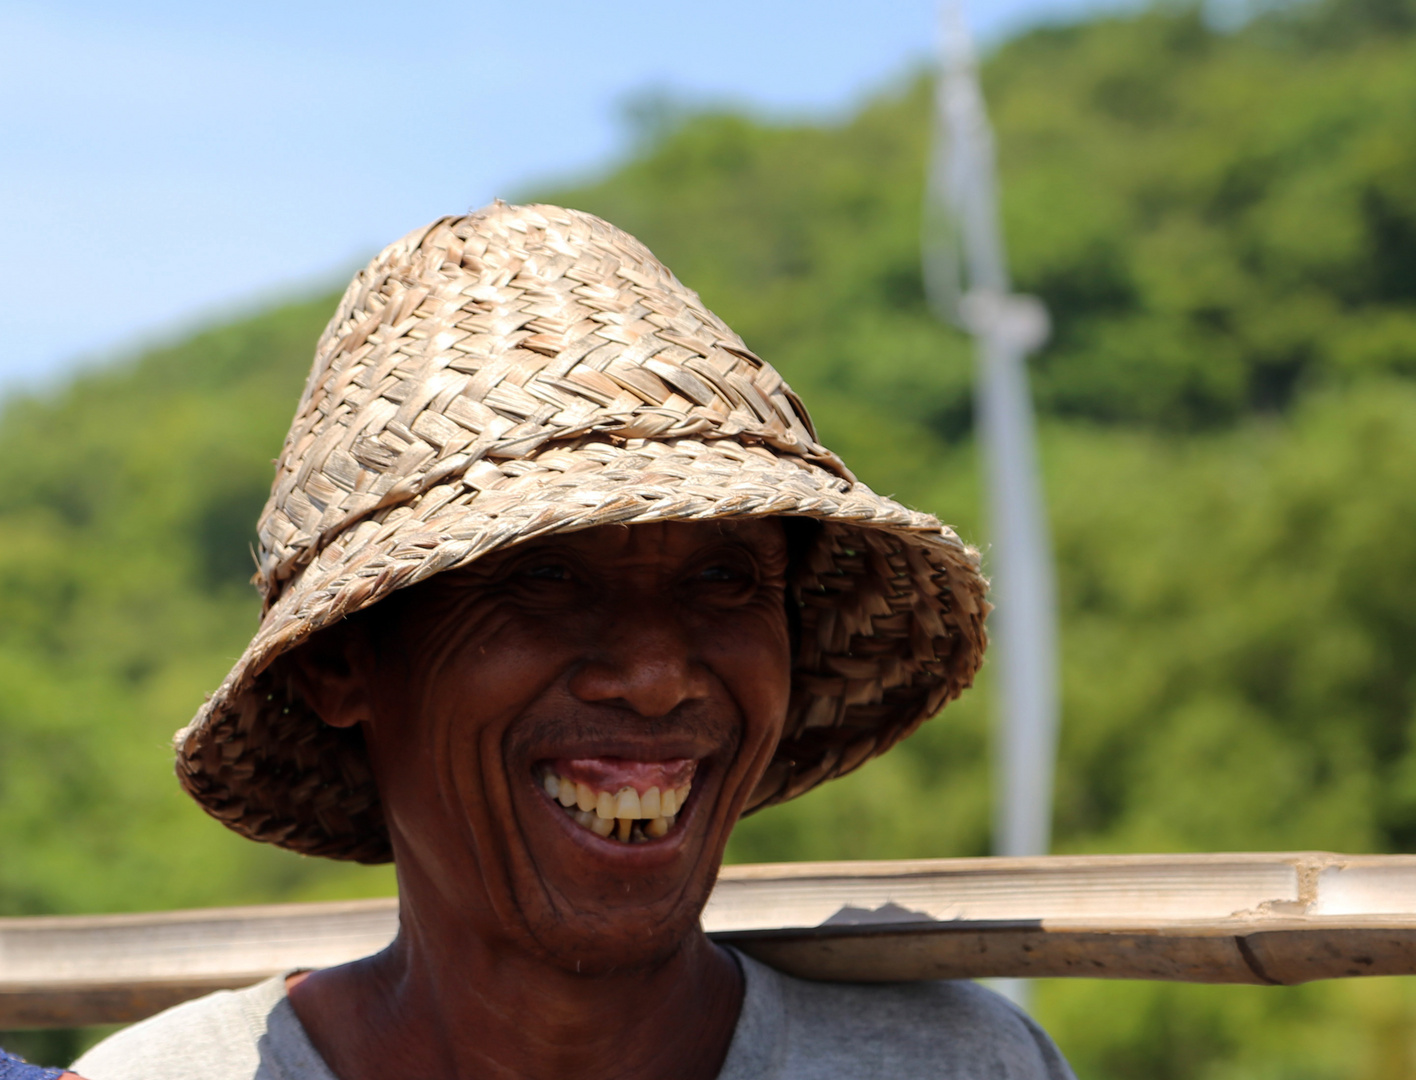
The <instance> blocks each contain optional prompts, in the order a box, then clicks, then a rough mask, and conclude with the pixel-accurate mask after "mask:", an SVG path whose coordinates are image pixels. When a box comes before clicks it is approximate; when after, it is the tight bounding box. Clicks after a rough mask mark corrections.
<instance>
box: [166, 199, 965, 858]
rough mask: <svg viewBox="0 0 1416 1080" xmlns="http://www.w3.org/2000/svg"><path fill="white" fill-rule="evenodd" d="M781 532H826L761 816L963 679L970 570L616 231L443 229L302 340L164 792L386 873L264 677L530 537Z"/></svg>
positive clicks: (341, 770) (344, 783)
mask: <svg viewBox="0 0 1416 1080" xmlns="http://www.w3.org/2000/svg"><path fill="white" fill-rule="evenodd" d="M779 514H788V515H797V516H805V517H811V518H815V519H818V520H820V521H821V522H823V527H822V529H821V532H820V538H819V540H818V542H817V544H816V545H815V547H814V549H813V550H812V551H811V552H810V553H809V556H808V558H807V560H806V566H805V568H804V569H803V571H802V572H801V573H799V574H798V577H797V580H796V581H794V582H793V583H792V588H793V593H794V596H795V599H796V600H797V602H798V603H799V604H800V610H801V625H802V640H801V649H800V653H799V655H798V657H797V658H796V663H795V665H794V680H793V693H792V699H791V707H790V711H789V716H788V718H787V725H786V729H785V731H786V734H785V735H784V737H783V740H782V742H781V744H780V745H779V747H778V752H777V755H776V757H775V758H774V760H773V762H772V763H771V765H770V766H769V769H768V771H767V774H766V775H765V776H764V778H763V781H762V783H761V784H760V785H759V787H758V789H757V791H756V792H755V793H754V795H753V798H752V807H753V808H756V807H760V806H765V805H770V804H771V803H774V802H780V801H782V800H784V799H788V798H792V797H794V796H796V795H798V794H801V793H802V792H804V791H806V790H808V789H810V788H811V787H814V786H815V785H816V784H818V783H821V782H823V781H824V780H827V779H830V778H832V777H835V776H839V775H842V774H843V773H846V772H849V771H850V770H851V769H854V768H856V767H857V766H859V765H860V764H862V763H863V762H864V761H866V760H868V759H869V758H870V757H872V756H874V755H875V754H878V753H881V752H883V751H884V750H885V749H888V748H889V747H890V746H891V745H893V744H894V743H895V742H896V741H898V740H899V739H900V738H903V737H904V736H905V735H907V734H909V733H910V732H911V731H913V730H914V728H915V727H917V726H918V724H919V723H920V722H922V721H923V720H924V719H926V718H927V717H928V716H930V715H932V714H933V713H934V712H935V711H937V710H938V709H939V708H940V707H941V706H942V705H943V704H944V703H945V702H947V701H948V700H951V699H952V698H953V697H955V696H957V695H958V694H959V693H960V692H961V691H962V690H963V689H964V688H965V687H967V686H968V685H969V684H970V683H971V682H972V679H973V676H974V673H975V672H976V670H977V668H978V665H979V663H980V662H981V658H982V653H983V648H984V645H985V636H984V631H983V620H984V617H985V615H986V613H987V610H988V605H987V603H986V601H984V599H983V594H984V590H985V583H984V581H983V579H982V577H981V576H980V574H979V570H978V556H977V553H976V552H974V551H973V550H972V549H970V548H967V547H966V546H965V545H964V544H963V543H962V542H961V541H959V539H958V538H957V536H955V535H954V533H953V532H952V531H951V530H949V529H948V528H947V527H944V526H942V525H940V523H939V522H938V521H937V520H935V519H934V518H932V517H930V516H928V515H926V514H920V513H916V512H913V511H910V510H907V509H906V508H904V507H902V506H900V505H899V504H897V503H895V502H893V501H891V500H889V499H885V498H882V497H880V496H878V495H876V494H875V493H874V492H872V491H871V490H870V489H869V488H867V487H866V486H865V485H863V484H860V483H858V482H857V481H856V480H855V478H854V477H853V476H852V475H851V474H850V472H849V471H848V470H847V469H846V468H845V466H844V465H843V464H842V463H841V462H840V460H839V459H838V458H837V457H836V456H835V455H834V454H832V453H831V452H830V451H829V450H827V449H826V448H825V447H824V446H822V445H821V444H820V443H818V442H817V441H816V436H815V432H814V430H813V428H812V425H811V421H810V419H809V417H808V415H807V413H806V410H805V408H804V407H803V406H802V404H801V402H800V401H799V400H798V399H797V397H796V395H795V394H793V393H792V391H791V390H790V388H789V387H788V386H787V385H786V383H785V382H783V380H782V379H781V376H780V375H778V374H777V372H776V371H775V370H773V369H772V368H771V367H770V366H769V365H768V364H766V363H764V362H763V361H762V360H760V359H759V358H758V357H756V356H755V355H753V353H752V352H751V351H750V350H749V349H748V348H747V347H746V346H745V345H744V344H743V342H742V341H741V339H740V338H738V337H737V335H736V334H734V333H733V332H732V331H731V330H730V329H729V328H728V327H727V326H726V325H725V324H724V323H723V322H722V321H721V320H720V319H718V318H717V317H716V316H715V315H713V314H712V313H711V312H709V311H708V310H707V309H706V308H705V307H704V306H703V305H702V303H701V301H699V299H698V297H697V295H696V294H694V293H693V292H692V291H691V290H689V289H687V288H685V287H684V286H683V285H682V284H681V283H679V282H678V280H677V279H676V278H674V277H673V275H672V274H670V273H669V271H668V270H667V269H665V268H664V267H663V266H662V265H661V264H660V263H659V262H658V261H657V260H656V259H655V258H654V256H653V255H652V254H650V253H649V251H648V250H647V249H646V248H644V247H643V245H641V244H639V242H638V241H636V240H634V239H633V238H632V237H630V236H628V235H627V234H625V233H623V232H621V231H620V230H618V229H616V228H614V227H613V226H612V225H609V224H608V223H606V222H604V221H601V220H600V219H598V218H595V217H592V216H590V215H588V214H583V213H579V212H576V211H572V210H565V209H561V208H559V207H550V206H529V207H513V206H508V205H506V204H503V203H497V204H494V205H492V206H491V207H488V208H486V209H485V210H483V211H480V212H478V213H476V214H472V215H468V216H466V217H461V218H445V219H442V220H440V221H438V222H435V223H434V224H433V225H431V226H429V227H428V228H426V229H422V230H419V231H417V232H415V233H413V234H411V235H410V236H408V237H405V238H404V239H403V240H401V241H399V242H398V243H395V244H393V245H390V247H388V248H387V249H385V250H384V251H383V252H382V253H380V255H379V256H377V257H376V258H375V259H374V260H373V261H372V262H371V263H370V264H369V266H368V267H366V268H365V270H363V271H362V272H361V273H360V274H359V275H358V276H357V277H356V278H355V279H354V281H353V282H352V283H351V285H350V287H349V289H348V291H347V292H346V293H345V296H344V298H343V300H342V301H341V303H340V306H339V309H338V310H337V312H336V313H335V316H334V318H333V319H332V320H331V321H330V324H329V326H328V328H327V329H326V331H325V333H324V335H323V337H322V338H321V340H320V343H319V346H318V347H317V350H316V356H315V362H314V366H313V368H312V370H311V374H310V378H309V381H308V382H307V385H306V388H305V392H304V395H303V397H302V399H301V402H300V405H299V408H298V410H297V412H296V416H295V419H294V422H293V423H292V425H291V429H290V433H289V435H288V437H287V439H286V442H285V446H284V449H283V451H282V454H281V457H280V459H279V461H278V463H277V469H276V478H275V483H274V486H273V488H272V493H271V497H270V500H269V502H268V503H267V505H266V508H265V511H264V512H263V514H262V516H261V521H260V525H259V529H258V535H259V538H260V552H259V556H258V560H259V568H258V572H257V575H256V579H255V580H256V585H257V587H258V588H259V589H260V591H261V594H262V596H263V598H264V602H265V613H264V617H263V619H262V624H261V627H260V630H259V632H258V633H257V635H256V637H255V639H254V640H253V641H252V643H251V645H250V647H249V648H248V649H247V651H246V653H245V654H244V655H243V656H242V658H241V660H240V661H239V662H238V664H237V665H236V667H235V668H234V669H233V670H232V672H231V674H230V675H229V676H228V677H227V680H226V681H225V682H224V683H223V684H222V686H221V688H220V689H219V690H218V691H217V692H216V694H214V695H213V696H212V698H211V699H210V700H209V701H208V702H207V704H206V706H204V708H203V709H202V710H201V711H200V712H199V713H198V715H197V717H196V718H195V719H194V721H193V722H192V724H190V725H188V727H186V728H184V729H183V730H182V731H180V732H178V734H177V748H178V774H179V777H180V778H181V780H182V783H183V785H184V786H185V787H186V788H187V790H188V791H189V792H190V793H191V794H192V795H193V796H195V797H196V798H197V799H198V800H199V801H200V802H201V803H202V804H203V806H204V807H205V808H206V809H207V810H208V812H210V813H212V814H213V815H214V816H215V817H217V818H219V819H220V820H222V821H223V822H225V823H226V824H228V825H229V826H231V827H232V828H234V829H236V830H237V831H239V832H242V833H243V834H245V835H247V836H250V837H252V838H254V839H259V840H265V841H269V842H272V843H276V844H280V845H282V846H285V847H288V848H291V849H293V850H296V851H300V852H303V853H306V854H311V855H327V856H331V857H335V858H346V859H356V860H358V861H362V862H377V861H383V860H386V859H387V858H389V857H390V854H389V849H388V837H387V831H386V829H385V827H384V824H383V818H382V811H381V808H380V805H379V802H378V794H377V790H376V789H375V787H374V784H373V780H372V776H371V774H370V771H369V767H368V763H367V761H366V759H365V753H364V747H363V743H362V739H361V736H360V735H359V733H358V732H357V730H355V731H346V730H336V729H333V728H329V727H327V726H325V725H323V724H322V723H320V721H319V720H318V719H317V718H316V717H314V716H313V714H311V712H310V710H309V709H308V707H306V706H305V704H304V703H303V702H302V701H301V700H300V699H299V697H298V695H297V694H295V693H294V692H293V691H292V689H291V687H290V684H289V681H288V679H286V678H284V677H283V675H282V674H281V667H282V665H280V664H278V663H273V661H275V660H276V659H277V658H278V657H279V656H280V655H281V654H283V653H285V652H287V651H289V650H290V649H292V648H295V647H297V646H298V645H299V644H300V643H301V642H303V641H304V640H306V639H307V638H308V637H309V636H310V635H311V634H312V633H315V632H317V631H318V630H320V629H321V628H323V627H325V626H328V625H330V624H331V623H333V622H336V621H338V620H339V619H341V618H343V617H344V616H346V615H348V614H350V613H352V612H354V611H357V610H360V609H361V608H364V607H367V606H369V605H370V604H372V603H375V602H377V600H379V599H380V598H382V597H384V596H387V595H388V594H389V593H390V592H392V591H393V590H395V589H398V588H402V587H405V586H407V585H411V584H413V583H415V582H417V581H421V580H424V579H426V578H428V577H430V576H432V575H433V574H436V573H438V572H440V571H442V570H446V569H449V568H452V567H455V566H460V565H465V564H466V563H468V562H470V561H471V560H473V559H475V558H477V557H479V556H480V555H482V554H485V553H487V552H489V551H492V550H495V549H498V548H502V547H505V546H507V545H509V544H512V543H516V542H520V541H524V540H527V539H529V538H532V537H535V536H540V535H546V534H548V533H552V532H565V531H570V530H575V529H583V528H591V527H595V526H598V525H605V524H611V523H624V524H630V523H639V522H649V521H694V520H710V519H721V518H737V517H760V516H767V515H779Z"/></svg>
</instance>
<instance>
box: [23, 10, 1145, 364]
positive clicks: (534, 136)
mask: <svg viewBox="0 0 1416 1080" xmlns="http://www.w3.org/2000/svg"><path fill="white" fill-rule="evenodd" d="M1126 4H1127V0H991V2H984V0H972V3H969V4H967V10H968V14H969V18H970V21H971V23H972V25H973V27H974V30H975V33H977V34H978V35H979V36H980V37H981V38H982V39H983V40H985V41H989V40H997V39H999V38H1000V37H1003V36H1006V35H1007V34H1009V33H1011V32H1014V31H1015V30H1016V29H1018V28H1020V27H1023V26H1027V25H1030V24H1033V23H1037V22H1043V21H1049V20H1065V19H1072V18H1076V17H1078V16H1080V15H1083V14H1085V13H1087V12H1088V11H1092V10H1096V9H1097V8H1100V7H1120V6H1126ZM936 18H937V4H936V0H886V2H877V3H875V4H870V5H866V4H849V3H842V2H840V0H814V2H807V0H713V2H712V3H699V4H692V5H688V4H673V3H665V2H663V0H659V2H658V3H644V2H638V0H636V2H620V0H601V2H600V3H597V4H589V3H578V4H571V3H567V2H564V0H540V2H538V3H535V4H529V3H527V4H517V5H513V4H505V3H504V4H497V5H493V4H487V3H482V2H476V0H462V2H457V3H454V2H450V0H426V2H424V3H421V4H418V5H416V6H415V5H404V4H397V5H395V4H383V3H374V2H370V0H343V2H339V3H335V2H329V0H313V2H304V3H301V2H299V0H285V2H283V3H282V2H276V0H254V2H248V3H241V4H224V5H218V4H210V3H207V4H203V3H199V2H198V3H193V2H192V0H183V2H173V0H135V2H132V3H123V4H117V3H92V2H82V0H44V2H43V3H30V2H25V0H0V94H3V99H4V100H5V102H6V103H7V107H6V108H5V109H4V110H0V245H3V246H2V247H0V251H3V258H0V266H3V269H0V289H3V297H4V302H3V304H0V340H3V341H4V342H5V343H6V348H5V350H4V351H3V353H0V387H4V386H13V385H15V384H17V383H30V384H33V383H36V382H41V381H45V380H48V379H52V378H53V377H55V376H56V375H60V374H62V373H63V372H65V371H67V370H71V369H72V367H73V366H74V365H75V364H76V363H80V362H83V361H85V360H91V359H94V358H100V357H103V356H106V355H111V354H112V353H113V352H114V351H115V350H122V349H125V348H131V347H133V346H134V345H137V344H141V343H143V342H145V341H152V340H156V339H160V338H162V337H164V336H167V335H170V334H173V333H176V332H180V331H181V330H182V329H184V328H186V327H189V326H191V325H193V324H195V323H197V322H201V321H205V320H207V319H210V318H212V317H213V316H215V315H217V314H221V313H225V312H228V311H232V310H239V309H241V308H245V307H249V306H252V305H255V304H258V303H262V302H266V301H268V300H270V299H272V298H274V297H278V296H280V295H282V294H293V293H300V292H305V291H308V290H309V289H310V288H312V287H314V286H315V285H326V286H329V285H333V284H335V283H336V282H337V281H338V279H340V278H342V277H343V276H344V275H345V274H346V273H348V272H349V271H350V270H352V269H353V268H354V267H355V265H357V264H358V263H359V262H361V261H362V260H363V259H364V258H366V257H367V256H368V255H369V254H370V253H371V252H372V251H373V250H375V249H376V248H377V247H379V246H380V245H382V244H383V243H386V242H388V241H390V240H392V239H394V238H396V237H397V236H400V235H402V234H403V233H404V232H406V231H408V230H409V229H411V228H414V227H416V226H417V225H420V224H422V223H424V222H425V221H427V220H430V219H432V218H434V217H436V216H438V215H440V214H444V213H448V212H456V211H460V210H464V209H467V208H469V207H473V206H479V205H481V204H483V203H485V202H487V201H488V200H490V199H491V198H492V197H494V196H497V195H510V194H514V193H515V192H517V191H518V190H521V189H524V188H525V187H526V186H527V185H528V184H529V183H531V182H534V181H537V180H544V179H547V178H553V177H563V176H574V175H577V174H582V173H586V172H590V171H593V170H594V169H596V168H597V167H601V166H603V165H605V164H606V163H608V162H609V161H611V160H612V159H613V157H614V155H615V154H616V153H617V152H618V151H619V150H620V149H622V147H623V144H624V138H625V131H624V126H623V124H622V122H621V120H620V115H621V107H622V103H623V102H624V100H625V99H626V97H627V96H628V95H632V94H634V93H636V92H642V91H644V90H645V89H647V88H657V89H660V90H664V91H667V92H669V93H672V94H674V95H676V96H680V97H683V98H685V99H688V100H713V101H724V100H728V101H736V102H740V103H743V104H745V105H747V106H749V107H752V108H755V109H758V110H761V111H766V112H769V113H779V114H808V115H823V114H824V115H829V114H831V113H833V112H839V111H841V110H844V109H846V108H848V107H849V106H850V105H851V104H852V103H853V102H855V101H856V100H858V99H859V98H860V97H861V96H862V95H863V94H866V93H868V92H869V91H871V90H872V89H875V88H878V87H880V86H882V85H885V84H888V82H889V81H890V80H891V78H892V77H895V76H897V75H898V74H899V73H900V72H902V71H904V70H905V69H906V68H907V67H908V66H909V65H910V64H911V62H917V61H919V60H920V59H922V58H924V57H926V56H927V55H928V54H929V52H930V51H931V49H932V47H933V44H934V26H935V21H936Z"/></svg>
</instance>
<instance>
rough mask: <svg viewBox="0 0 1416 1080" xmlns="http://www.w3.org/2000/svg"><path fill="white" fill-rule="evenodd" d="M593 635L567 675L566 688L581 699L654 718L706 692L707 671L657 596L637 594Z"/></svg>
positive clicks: (684, 633) (682, 629)
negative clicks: (586, 652) (578, 662)
mask: <svg viewBox="0 0 1416 1080" xmlns="http://www.w3.org/2000/svg"><path fill="white" fill-rule="evenodd" d="M595 636H596V640H595V641H593V642H590V643H588V646H589V647H588V650H587V651H588V655H587V658H586V659H585V661H584V662H582V663H581V664H580V665H579V666H578V667H577V668H576V670H575V672H574V673H573V674H572V676H571V678H570V692H571V693H572V694H574V695H575V696H576V697H577V698H579V699H580V700H581V701H584V702H593V703H596V704H601V705H618V706H620V707H621V708H627V709H630V710H632V711H633V712H635V713H637V714H638V715H640V716H643V717H646V718H655V717H662V716H667V715H668V714H669V713H671V712H673V711H674V709H676V708H678V707H679V706H680V705H682V704H684V703H685V702H689V701H694V700H698V699H701V698H704V697H706V696H707V694H708V680H709V674H708V672H707V670H706V669H705V668H704V667H703V664H702V663H701V662H700V661H699V660H698V659H697V658H696V656H695V655H694V649H693V646H692V642H691V640H690V637H689V635H688V634H687V633H686V632H685V628H684V627H683V626H682V624H681V622H680V621H679V619H677V618H676V617H675V616H674V613H673V611H672V608H671V605H669V604H667V603H665V602H663V601H662V600H661V599H656V598H650V597H644V596H640V597H637V598H636V599H634V600H633V601H630V602H626V603H621V604H618V605H615V607H614V610H613V613H612V614H611V615H610V617H608V618H606V619H605V620H603V621H602V622H600V625H599V626H597V627H596V633H595Z"/></svg>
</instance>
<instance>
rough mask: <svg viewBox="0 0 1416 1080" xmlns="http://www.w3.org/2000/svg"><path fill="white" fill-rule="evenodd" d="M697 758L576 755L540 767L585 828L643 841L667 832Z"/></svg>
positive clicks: (543, 780) (549, 787) (550, 791)
mask: <svg viewBox="0 0 1416 1080" xmlns="http://www.w3.org/2000/svg"><path fill="white" fill-rule="evenodd" d="M697 765H698V763H697V762H696V761H694V760H693V759H692V758H676V759H673V760H670V761H627V760H624V759H618V758H576V759H569V760H565V759H563V760H557V761H551V762H545V763H543V764H542V765H541V766H540V767H539V779H540V784H541V788H542V789H543V790H544V791H545V793H546V794H547V795H548V796H550V797H551V799H553V800H554V801H555V802H556V803H557V804H558V805H559V806H560V807H561V808H562V809H563V810H564V811H565V813H566V814H567V815H568V816H569V817H570V819H571V820H572V821H574V822H575V823H576V824H577V825H578V826H580V827H581V828H582V829H585V830H586V831H587V832H592V833H594V834H595V835H596V836H599V837H601V838H603V839H606V840H609V839H613V840H616V841H619V842H620V843H625V844H642V843H647V842H648V841H650V840H657V839H659V838H661V837H663V836H667V835H668V833H669V831H670V830H671V829H672V828H673V827H674V822H675V820H677V818H678V815H679V814H680V813H681V812H682V810H683V805H684V803H685V802H687V801H688V796H689V793H690V791H691V790H692V788H693V774H694V771H695V769H696V768H697Z"/></svg>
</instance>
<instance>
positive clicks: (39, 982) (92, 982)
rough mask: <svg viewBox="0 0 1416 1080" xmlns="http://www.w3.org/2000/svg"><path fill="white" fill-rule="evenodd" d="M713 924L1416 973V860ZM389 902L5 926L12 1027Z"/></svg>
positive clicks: (980, 895)
mask: <svg viewBox="0 0 1416 1080" xmlns="http://www.w3.org/2000/svg"><path fill="white" fill-rule="evenodd" d="M703 922H704V926H705V928H706V929H707V930H708V931H709V932H710V933H711V934H713V936H714V937H715V938H716V939H717V940H720V941H724V942H729V943H732V944H733V945H735V946H737V947H739V948H741V949H743V950H744V951H745V952H747V953H749V954H751V955H753V956H756V957H758V958H759V959H761V960H763V961H765V962H767V963H770V964H772V965H773V966H774V967H777V968H780V969H781V970H783V971H787V972H790V973H792V974H796V975H800V976H803V977H806V978H817V979H837V980H859V981H883V980H905V979H933V978H972V977H980V976H1042V977H1058V976H1060V977H1075V976H1086V977H1098V978H1123V979H1170V980H1183V981H1192V982H1237V983H1298V982H1306V981H1309V980H1311V979H1323V978H1341V977H1346V976H1352V975H1405V974H1416V856H1403V855H1387V856H1342V855H1331V854H1325V853H1320V852H1296V853H1266V854H1253V855H1249V854H1217V855H1122V856H1092V857H1059V856H1053V857H1045V858H1033V859H938V860H926V861H918V862H851V863H786V864H779V865H761V866H737V867H727V868H725V869H724V870H723V873H722V875H721V877H720V880H719V882H718V886H717V888H716V889H715V890H714V893H713V896H712V898H711V900H710V901H709V904H708V907H707V909H706V910H705V911H704V915H703ZM397 925H398V915H397V908H396V904H395V902H394V901H393V900H369V901H357V902H347V903H333V904H285V905H270V906H265V907H247V908H213V909H205V910H199V911H175V912H155V913H144V914H135V915H93V916H64V917H43V918H21V919H0V1028H4V1027H44V1026H56V1025H74V1024H90V1023H114V1022H127V1021H131V1020H136V1019H140V1018H141V1017H143V1016H147V1015H150V1014H151V1013H153V1012H156V1011H158V1010H159V1009H162V1008H165V1007H167V1006H168V1005H172V1004H176V1003H177V1002H179V1001H183V1000H186V999H188V998H191V997H195V996H198V995H200V994H204V993H207V992H209V991H211V990H214V989H220V988H227V987H238V986H246V985H249V984H251V983H253V982H256V981H259V980H260V979H263V978H267V977H268V976H270V975H272V974H274V973H276V972H280V971H286V970H289V969H291V968H297V967H325V966H329V965H331V964H338V963H342V962H344V961H346V960H350V959H353V958H355V957H358V956H364V955H367V954H369V953H372V952H376V951H377V950H379V949H381V948H383V947H384V945H386V944H387V943H388V942H389V941H390V940H391V939H392V937H393V935H394V933H395V932H396V930H397Z"/></svg>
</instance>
